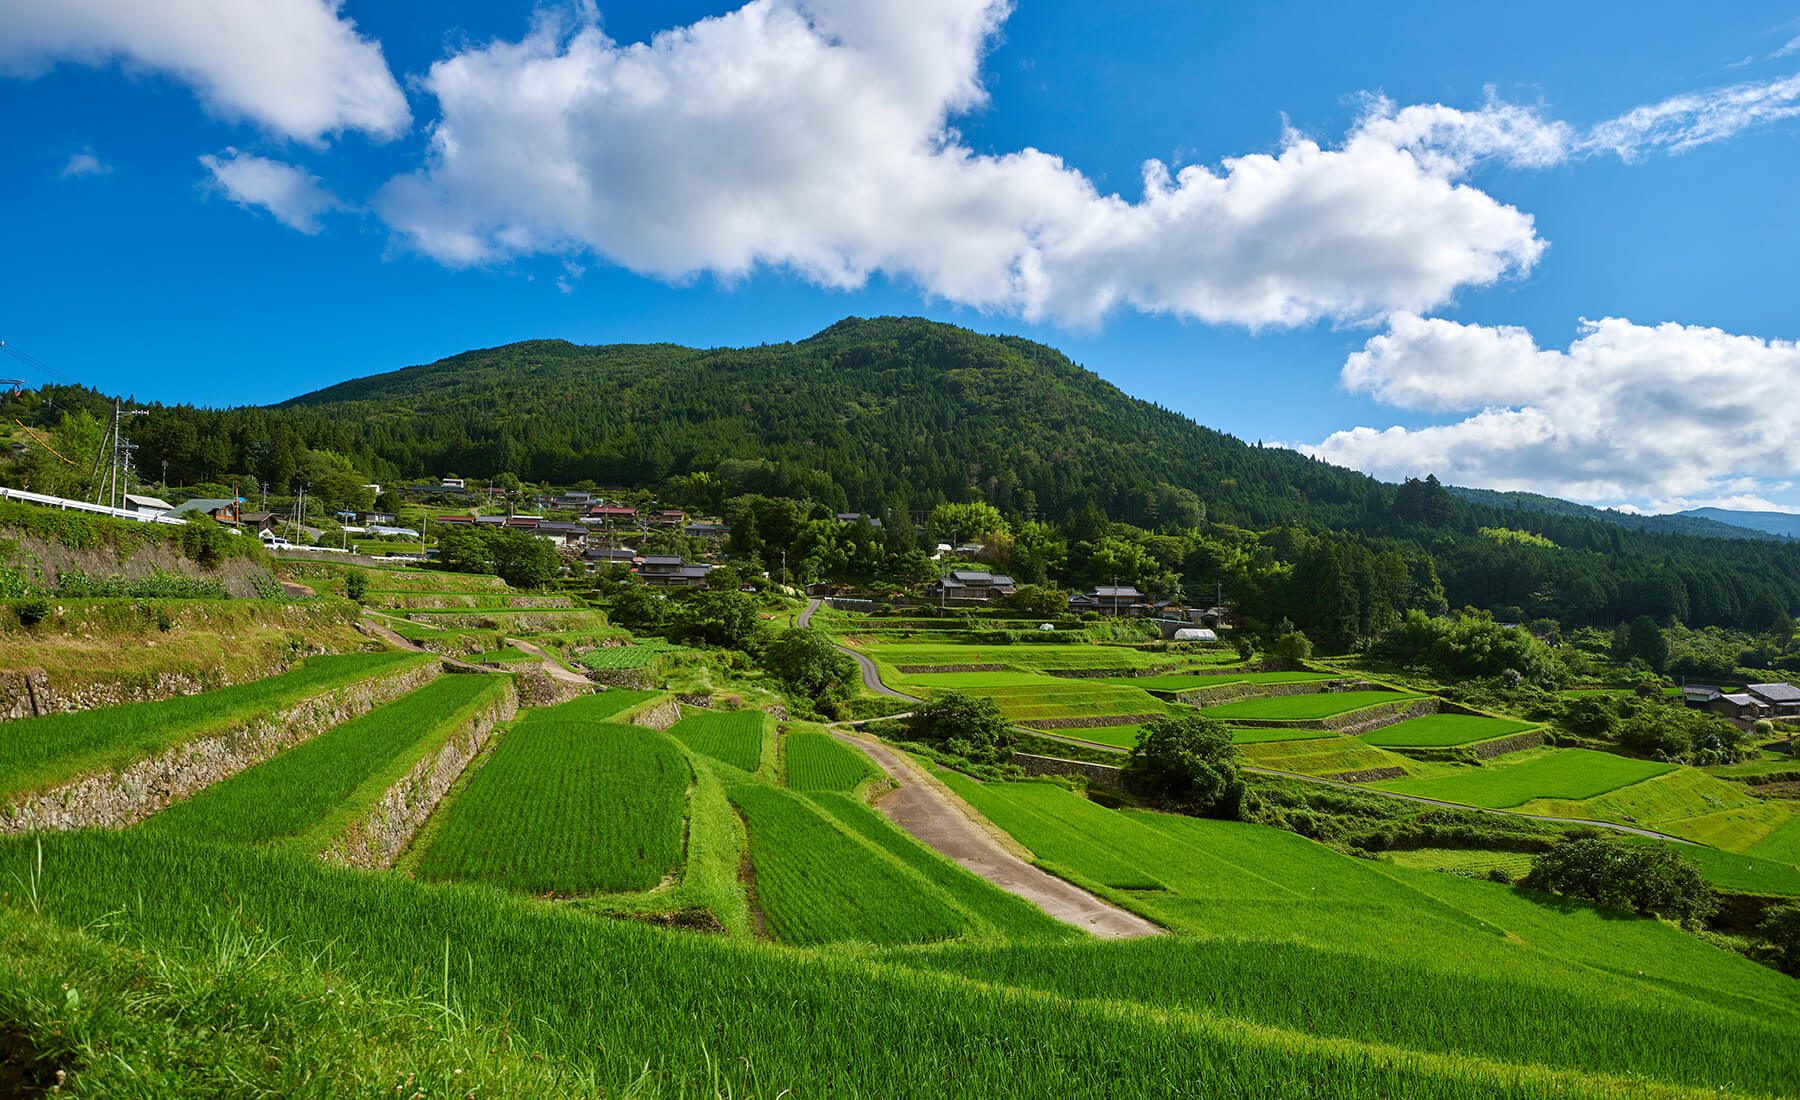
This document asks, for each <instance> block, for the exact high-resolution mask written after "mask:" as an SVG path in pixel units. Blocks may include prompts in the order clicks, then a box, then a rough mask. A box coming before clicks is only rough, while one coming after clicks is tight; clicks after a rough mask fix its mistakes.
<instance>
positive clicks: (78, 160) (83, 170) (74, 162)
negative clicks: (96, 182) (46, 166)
mask: <svg viewBox="0 0 1800 1100" xmlns="http://www.w3.org/2000/svg"><path fill="white" fill-rule="evenodd" d="M112 172H113V166H112V165H110V164H108V163H106V162H105V161H103V160H101V159H100V158H99V157H97V156H95V155H94V149H93V146H87V147H85V148H83V149H82V150H81V152H79V153H76V154H74V155H72V156H70V157H69V160H68V163H66V164H64V165H63V166H62V171H60V172H58V173H57V177H58V178H60V179H66V180H72V179H80V178H81V177H83V176H110V175H112Z"/></svg>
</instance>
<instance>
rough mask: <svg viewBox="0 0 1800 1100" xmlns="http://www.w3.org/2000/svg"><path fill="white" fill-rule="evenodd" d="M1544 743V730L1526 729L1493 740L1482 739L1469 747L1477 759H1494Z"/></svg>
mask: <svg viewBox="0 0 1800 1100" xmlns="http://www.w3.org/2000/svg"><path fill="white" fill-rule="evenodd" d="M1543 743H1544V731H1543V730H1526V731H1525V732H1524V733H1515V734H1513V735H1512V736H1510V737H1498V738H1495V739H1494V740H1492V741H1482V742H1479V743H1478V744H1474V745H1471V746H1469V749H1470V751H1471V754H1472V755H1473V756H1474V757H1475V759H1477V760H1492V759H1493V758H1494V757H1496V756H1505V755H1507V754H1508V753H1515V752H1524V751H1525V750H1527V749H1535V748H1537V747H1538V746H1539V745H1542V744H1543Z"/></svg>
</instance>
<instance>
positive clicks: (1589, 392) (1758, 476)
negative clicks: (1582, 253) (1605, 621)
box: [1302, 315, 1800, 508]
mask: <svg viewBox="0 0 1800 1100" xmlns="http://www.w3.org/2000/svg"><path fill="white" fill-rule="evenodd" d="M1342 378H1343V383H1344V385H1345V387H1346V388H1348V389H1350V390H1352V391H1354V392H1357V393H1364V394H1369V395H1371V396H1373V397H1375V398H1376V399H1378V400H1380V401H1383V402H1386V403H1389V404H1392V405H1395V406H1397V407H1400V408H1404V409H1410V410H1418V411H1424V412H1438V413H1442V412H1464V413H1469V414H1470V415H1469V416H1467V418H1466V419H1463V420H1460V421H1457V422H1455V423H1448V424H1439V425H1432V426H1428V427H1423V428H1410V429H1409V428H1405V427H1392V428H1388V429H1386V430H1385V431H1377V430H1375V429H1373V428H1366V427H1364V428H1355V429H1353V430H1350V431H1343V432H1338V433H1336V434H1334V435H1332V436H1331V437H1329V438H1328V439H1326V440H1325V441H1324V442H1322V443H1320V444H1318V445H1317V446H1315V447H1305V448H1302V449H1303V450H1305V451H1307V452H1308V453H1311V454H1314V455H1317V456H1319V457H1320V458H1323V459H1326V460H1327V461H1330V462H1335V463H1338V464H1341V465H1345V466H1351V467H1355V468H1357V469H1360V470H1365V471H1367V472H1369V473H1372V474H1374V475H1376V476H1378V477H1384V478H1388V479H1391V480H1398V479H1400V478H1402V477H1407V476H1421V475H1423V474H1425V473H1435V474H1437V476H1438V477H1439V478H1440V479H1442V480H1444V481H1446V482H1449V483H1452V484H1463V485H1473V486H1480V487H1483V488H1493V489H1502V490H1509V489H1528V490H1532V491H1535V492H1545V493H1552V494H1555V495H1558V496H1565V497H1570V498H1573V499H1575V500H1583V501H1591V502H1599V503H1617V502H1621V501H1627V500H1646V499H1647V500H1650V501H1652V502H1655V503H1662V504H1671V503H1680V504H1681V505H1682V506H1684V507H1688V506H1694V505H1696V504H1701V503H1717V504H1720V505H1721V506H1724V507H1733V506H1736V507H1742V506H1746V505H1750V504H1754V505H1755V506H1756V507H1759V508H1761V507H1768V506H1769V505H1768V498H1769V496H1770V495H1772V494H1775V493H1779V492H1782V491H1784V490H1785V489H1786V488H1788V487H1789V486H1788V482H1787V479H1790V478H1791V477H1792V476H1793V474H1794V471H1795V470H1796V469H1800V435H1796V434H1795V433H1794V432H1793V430H1792V416H1791V405H1792V401H1793V395H1794V394H1796V393H1800V346H1797V345H1796V344H1794V343H1792V342H1787V341H1780V340H1764V339H1760V338H1758V337H1754V336H1742V335H1734V334H1731V333H1727V332H1723V331H1721V330H1719V329H1716V328H1705V327H1701V326H1693V325H1678V324H1662V325H1656V326H1648V325H1637V324H1633V323H1632V322H1630V321H1627V320H1622V319H1619V318H1607V319H1605V320H1601V321H1583V322H1582V327H1581V333H1580V335H1579V337H1578V338H1577V339H1576V340H1575V341H1574V342H1573V343H1571V344H1570V345H1569V347H1568V349H1567V350H1556V349H1540V348H1539V347H1538V346H1537V345H1536V343H1535V342H1534V341H1533V340H1532V339H1531V336H1530V335H1529V334H1528V333H1526V332H1525V331H1524V330H1522V329H1517V328H1491V327H1486V326H1481V325H1462V324H1457V323H1455V322H1451V321H1444V320H1436V319H1425V318H1420V317H1416V316H1411V315H1400V316H1396V317H1395V318H1393V320H1392V322H1391V325H1390V327H1389V329H1388V331H1386V332H1385V333H1382V334H1381V335H1378V336H1375V337H1372V338H1371V339H1370V340H1369V341H1368V342H1367V344H1366V345H1365V346H1364V348H1363V350H1362V351H1360V352H1357V353H1355V354H1354V355H1352V356H1350V357H1349V359H1348V360H1347V361H1346V362H1345V364H1344V370H1343V375H1342ZM1725 502H1729V503H1725Z"/></svg>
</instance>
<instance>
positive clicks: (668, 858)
mask: <svg viewBox="0 0 1800 1100" xmlns="http://www.w3.org/2000/svg"><path fill="white" fill-rule="evenodd" d="M557 709H558V710H560V709H561V708H557ZM550 714H554V712H545V715H550ZM690 778H691V773H690V771H689V769H688V763H687V758H686V756H684V755H683V754H682V752H681V750H680V748H678V747H677V746H676V745H675V743H674V742H673V741H671V740H669V738H667V737H665V736H664V735H662V734H661V733H658V732H656V731H655V730H647V729H642V728H639V727H637V726H617V725H611V724H607V723H603V722H596V721H593V720H591V719H582V718H574V717H569V716H566V715H558V716H554V717H551V716H540V715H536V714H534V715H532V716H531V717H530V718H528V719H526V720H525V721H522V722H520V723H518V724H517V725H515V726H514V727H513V728H512V729H510V730H508V731H507V732H506V733H505V734H504V735H503V736H502V737H501V739H500V743H499V745H498V747H496V748H495V749H494V751H493V753H492V754H491V755H490V756H489V757H488V758H487V760H486V762H485V763H484V764H483V765H482V766H481V770H480V771H478V772H476V773H475V775H474V777H473V778H472V779H471V780H470V781H469V785H468V787H467V788H466V789H465V790H464V791H463V792H462V793H461V795H460V796H459V797H458V798H457V800H456V802H455V803H454V804H452V805H451V806H450V807H449V808H448V809H449V812H448V814H447V816H446V817H445V818H444V820H443V822H442V824H441V826H439V828H438V829H437V831H436V833H435V834H434V835H433V836H432V838H431V844H430V847H429V848H427V849H426V851H425V853H424V854H423V855H422V856H421V857H420V859H419V863H418V871H417V874H418V876H419V877H420V878H422V879H428V880H433V881H444V880H452V879H454V880H458V881H463V882H487V883H492V884H493V885H495V886H500V887H503V888H505V889H510V890H520V891H524V892H526V893H532V894H560V895H564V896H568V895H578V894H590V893H595V892H618V891H627V890H647V889H649V888H650V887H652V886H655V885H656V884H657V883H659V882H661V881H662V879H663V876H664V875H666V874H668V873H669V872H671V871H674V870H676V869H677V868H678V867H679V865H680V862H681V820H682V811H683V809H684V807H685V805H686V803H687V790H688V784H689V780H690Z"/></svg>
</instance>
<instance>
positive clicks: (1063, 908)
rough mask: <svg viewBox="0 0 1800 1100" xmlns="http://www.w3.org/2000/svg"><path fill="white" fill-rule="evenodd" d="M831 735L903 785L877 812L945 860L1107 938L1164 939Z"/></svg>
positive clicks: (883, 751) (931, 788)
mask: <svg viewBox="0 0 1800 1100" xmlns="http://www.w3.org/2000/svg"><path fill="white" fill-rule="evenodd" d="M832 732H833V734H834V735H835V736H836V737H837V738H838V739H839V740H841V741H844V742H845V743H847V744H850V745H854V746H856V747H857V748H859V749H861V750H862V751H863V752H865V753H867V754H868V755H869V757H870V759H872V760H874V761H875V763H876V764H878V765H879V766H880V767H881V770H882V771H884V772H886V773H887V774H888V775H889V776H890V777H892V778H893V780H894V781H895V782H896V783H898V784H900V785H899V786H898V787H897V788H895V789H894V790H891V791H888V792H887V793H886V794H883V795H882V796H881V797H880V798H878V799H876V801H875V808H876V809H878V810H880V811H881V812H882V813H883V814H885V815H887V818H888V820H890V821H892V822H893V823H894V824H896V825H898V826H900V827H901V828H902V829H905V830H906V831H907V832H908V833H911V834H912V835H913V836H915V837H917V838H918V839H919V840H920V841H922V842H923V843H925V844H927V845H929V846H930V847H931V848H933V849H935V850H936V851H938V852H940V853H942V854H943V855H944V856H945V857H946V858H948V859H950V860H952V861H954V862H955V863H957V864H959V865H961V866H962V867H964V868H966V869H967V870H969V871H971V872H973V873H975V874H977V875H980V876H981V877H982V878H984V879H987V880H988V881H989V882H991V883H993V884H994V885H996V886H998V887H1000V888H1001V889H1002V890H1005V891H1007V892H1008V893H1012V894H1017V895H1018V896H1019V897H1022V898H1024V899H1025V900H1026V901H1029V902H1033V903H1034V904H1036V905H1037V906H1038V907H1040V908H1041V909H1043V910H1044V912H1046V913H1049V914H1050V915H1051V916H1053V917H1055V918H1056V919H1057V920H1060V921H1063V922H1064V923H1066V924H1072V925H1074V926H1075V927H1077V928H1081V929H1084V930H1085V931H1088V932H1091V933H1093V934H1094V935H1096V936H1099V937H1101V938H1103V939H1132V938H1136V937H1139V936H1157V935H1161V934H1162V929H1161V928H1159V927H1157V926H1156V925H1155V924H1152V923H1151V922H1149V921H1147V920H1145V919H1144V918H1142V917H1140V916H1138V915H1137V914H1135V913H1128V912H1126V911H1125V910H1123V909H1120V908H1117V907H1116V906H1113V905H1110V904H1108V903H1106V902H1104V901H1101V900H1100V899H1099V898H1097V897H1095V896H1094V895H1092V894H1090V893H1088V892H1087V891H1086V890H1083V889H1081V888H1080V887H1079V886H1076V885H1074V884H1072V883H1070V882H1067V881H1065V880H1063V879H1060V878H1057V877H1056V876H1055V875H1052V874H1049V873H1048V872H1045V871H1040V870H1038V869H1037V868H1036V867H1033V866H1032V865H1031V864H1029V863H1027V862H1025V861H1024V860H1022V859H1020V858H1019V857H1017V856H1015V855H1013V854H1012V853H1011V852H1008V851H1007V850H1006V849H1004V848H1002V847H1001V846H1000V845H999V843H998V842H996V841H995V840H994V839H993V838H992V837H990V836H988V835H987V833H985V832H984V831H982V829H981V827H980V826H978V825H976V824H975V822H973V821H971V820H969V818H968V817H967V816H966V815H965V814H964V813H963V812H962V810H961V809H960V808H959V807H958V806H957V805H956V804H955V803H954V802H952V801H951V800H950V798H949V796H947V795H946V794H945V793H944V792H942V791H940V790H939V789H938V788H937V787H936V786H935V785H934V784H933V783H932V782H931V780H930V779H929V777H927V776H926V775H925V774H924V773H923V772H921V771H919V770H918V768H917V767H916V766H915V765H914V764H913V763H912V762H911V761H910V760H907V759H906V758H905V757H903V756H901V755H900V754H899V753H896V752H894V751H892V750H891V749H888V748H887V747H886V746H884V745H880V744H878V743H876V742H874V741H871V740H868V739H866V738H863V737H859V736H857V735H855V734H853V733H847V732H845V731H844V730H843V729H842V728H837V727H834V728H833V731H832Z"/></svg>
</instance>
